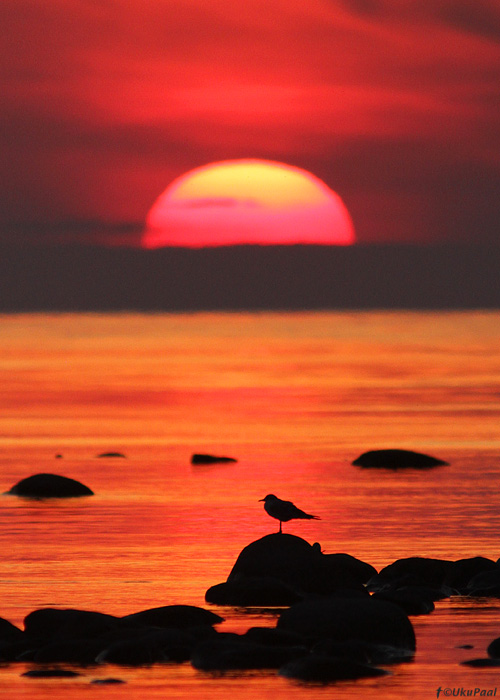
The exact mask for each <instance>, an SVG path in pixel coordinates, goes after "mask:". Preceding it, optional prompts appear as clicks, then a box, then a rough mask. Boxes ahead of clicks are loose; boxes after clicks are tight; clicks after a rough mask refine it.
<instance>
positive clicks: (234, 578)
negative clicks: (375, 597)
mask: <svg viewBox="0 0 500 700" xmlns="http://www.w3.org/2000/svg"><path fill="white" fill-rule="evenodd" d="M375 573H376V570H375V569H374V568H373V567H372V566H370V564H366V563H365V562H363V561H360V560H359V559H356V558H355V557H351V556H350V555H349V554H323V553H322V552H321V547H320V545H319V544H314V545H310V544H309V543H308V542H306V540H304V539H302V538H301V537H296V536H295V535H289V534H286V533H281V534H280V533H275V534H272V535H266V536H265V537H262V538H261V539H259V540H256V541H255V542H252V543H251V544H249V545H247V546H246V547H245V548H244V549H243V550H242V551H241V553H240V554H239V556H238V558H237V560H236V562H235V564H234V566H233V568H232V570H231V572H230V574H229V576H228V579H227V583H226V584H219V585H217V586H213V587H212V588H210V589H209V590H208V591H207V598H206V599H207V601H209V602H216V603H218V604H220V605H290V604H291V603H292V602H295V601H294V599H295V600H296V599H301V598H304V597H307V596H309V595H315V594H331V593H333V592H335V591H338V590H342V589H347V590H357V591H358V592H359V593H360V594H366V591H365V589H364V586H363V584H364V583H365V582H366V581H368V579H369V578H370V577H372V576H373V575H374V574H375ZM233 601H234V602H233Z"/></svg>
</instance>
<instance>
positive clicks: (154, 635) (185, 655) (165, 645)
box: [96, 629, 196, 666]
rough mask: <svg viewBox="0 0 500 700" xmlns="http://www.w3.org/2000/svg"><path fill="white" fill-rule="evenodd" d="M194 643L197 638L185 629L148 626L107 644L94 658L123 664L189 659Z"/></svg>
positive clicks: (134, 664)
mask: <svg viewBox="0 0 500 700" xmlns="http://www.w3.org/2000/svg"><path fill="white" fill-rule="evenodd" d="M195 644H196V639H195V638H194V637H192V636H191V635H189V634H188V633H187V632H186V631H184V630H179V629H150V630H145V631H144V633H142V634H137V635H135V636H134V637H132V638H129V639H123V640H119V641H116V642H114V643H112V644H110V645H109V646H107V647H106V648H105V649H103V650H102V651H101V652H100V653H99V654H98V655H97V656H96V661H97V663H110V664H119V665H122V666H149V665H151V664H154V663H165V662H175V663H182V662H183V661H188V660H189V659H190V657H191V653H192V651H193V648H194V646H195Z"/></svg>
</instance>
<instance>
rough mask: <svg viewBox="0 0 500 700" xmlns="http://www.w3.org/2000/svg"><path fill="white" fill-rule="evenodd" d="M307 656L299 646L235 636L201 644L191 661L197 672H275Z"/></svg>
mask: <svg viewBox="0 0 500 700" xmlns="http://www.w3.org/2000/svg"><path fill="white" fill-rule="evenodd" d="M306 653H307V648H306V647H303V646H297V647H295V646H290V645H288V644H287V645H284V646H279V645H276V644H272V645H269V644H258V643H256V642H253V641H251V640H249V639H245V638H244V637H242V636H241V635H237V634H220V635H218V638H216V639H213V640H208V641H205V642H201V643H200V644H198V646H196V647H195V649H194V651H193V655H192V657H191V663H192V665H193V666H194V668H196V669H198V670H200V671H230V670H250V669H269V668H275V669H278V668H279V667H280V666H282V665H283V664H285V663H287V662H288V661H290V660H292V659H296V658H297V657H299V656H303V655H304V654H306Z"/></svg>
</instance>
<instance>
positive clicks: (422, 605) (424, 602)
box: [372, 586, 434, 616]
mask: <svg viewBox="0 0 500 700" xmlns="http://www.w3.org/2000/svg"><path fill="white" fill-rule="evenodd" d="M417 588H418V587H417V586H413V587H412V590H410V591H408V588H406V589H405V588H404V587H403V588H398V589H396V590H394V591H387V592H386V591H381V592H379V593H374V594H373V595H372V598H373V600H388V601H389V602H390V603H394V604H395V605H399V607H400V608H402V609H403V610H404V612H405V613H406V614H407V615H410V616H412V615H428V614H429V613H431V612H433V610H434V602H433V601H432V600H430V599H429V598H427V597H426V596H425V595H419V594H418V593H417V592H416V589H417Z"/></svg>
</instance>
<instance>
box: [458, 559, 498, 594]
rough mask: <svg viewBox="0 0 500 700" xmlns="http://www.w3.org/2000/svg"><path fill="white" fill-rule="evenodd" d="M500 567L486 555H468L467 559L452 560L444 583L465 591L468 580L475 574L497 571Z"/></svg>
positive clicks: (462, 591) (461, 591)
mask: <svg viewBox="0 0 500 700" xmlns="http://www.w3.org/2000/svg"><path fill="white" fill-rule="evenodd" d="M499 569H500V567H499V566H498V564H497V563H496V562H494V561H493V560H492V559H487V558H486V557H470V558H467V559H459V560H457V561H455V562H453V566H452V567H450V570H449V571H448V574H447V576H446V578H445V580H444V584H445V585H446V586H449V587H450V588H454V589H455V590H456V591H458V592H460V593H467V591H468V584H469V581H470V580H471V579H472V578H474V577H475V576H476V575H477V574H479V573H482V572H486V571H495V572H497V571H499Z"/></svg>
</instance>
